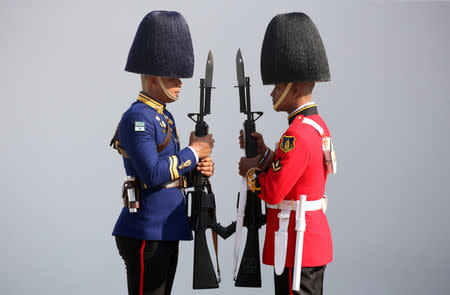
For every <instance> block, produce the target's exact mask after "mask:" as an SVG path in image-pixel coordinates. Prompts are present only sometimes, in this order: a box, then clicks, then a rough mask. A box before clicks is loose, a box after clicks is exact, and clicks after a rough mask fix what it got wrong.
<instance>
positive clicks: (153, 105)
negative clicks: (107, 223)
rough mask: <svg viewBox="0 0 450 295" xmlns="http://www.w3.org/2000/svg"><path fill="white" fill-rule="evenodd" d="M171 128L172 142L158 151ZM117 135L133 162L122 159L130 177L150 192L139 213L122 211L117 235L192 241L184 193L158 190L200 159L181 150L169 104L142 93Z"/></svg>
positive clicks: (143, 198)
mask: <svg viewBox="0 0 450 295" xmlns="http://www.w3.org/2000/svg"><path fill="white" fill-rule="evenodd" d="M167 124H169V126H170V128H171V129H172V138H171V140H170V143H169V145H168V146H167V147H166V148H165V149H164V150H163V151H161V152H160V153H159V154H158V152H157V149H156V146H157V145H159V144H161V143H162V142H163V141H164V139H165V137H166V125H167ZM118 135H119V141H120V145H121V146H122V148H124V149H125V151H126V152H127V154H128V157H129V159H125V158H124V159H123V162H124V166H125V171H126V174H127V175H131V176H136V177H137V178H139V179H140V180H141V181H142V182H143V183H145V184H146V185H147V187H148V189H143V190H142V191H141V193H140V200H139V204H140V208H139V209H138V210H137V213H130V212H129V210H128V209H127V208H123V209H122V212H121V214H120V216H119V219H118V220H117V222H116V225H115V227H114V231H113V235H114V236H125V237H130V238H136V239H141V240H171V241H174V240H191V239H192V233H191V227H190V224H189V221H188V218H187V215H186V202H185V198H184V195H183V192H182V191H181V190H180V189H178V188H162V189H157V188H156V187H157V186H159V185H161V184H164V183H167V182H170V181H172V180H175V179H177V178H179V177H180V176H182V175H184V174H186V173H188V172H189V171H191V170H192V169H194V168H195V167H196V165H197V158H196V155H195V154H194V152H193V151H192V150H191V149H190V148H189V147H186V148H184V149H182V150H180V144H179V140H178V135H177V132H176V128H175V121H174V118H173V116H172V114H170V112H169V111H167V110H166V109H165V105H164V104H161V103H159V102H157V101H156V100H154V99H152V98H151V97H149V96H147V95H145V94H144V93H142V92H141V93H140V94H139V97H138V101H136V102H134V103H133V104H132V105H131V106H130V108H129V109H128V110H127V111H126V112H125V113H124V114H123V116H122V119H121V121H120V123H119V134H118Z"/></svg>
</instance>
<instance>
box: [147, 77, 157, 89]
mask: <svg viewBox="0 0 450 295" xmlns="http://www.w3.org/2000/svg"><path fill="white" fill-rule="evenodd" d="M148 79H149V80H148V81H149V82H150V84H151V85H152V87H153V88H155V87H157V86H158V83H157V81H156V77H155V76H148Z"/></svg>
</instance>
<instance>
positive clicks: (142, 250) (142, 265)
mask: <svg viewBox="0 0 450 295" xmlns="http://www.w3.org/2000/svg"><path fill="white" fill-rule="evenodd" d="M144 248H145V240H143V241H142V246H141V279H140V281H139V295H142V294H143V293H144Z"/></svg>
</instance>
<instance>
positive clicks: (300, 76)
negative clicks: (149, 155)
mask: <svg viewBox="0 0 450 295" xmlns="http://www.w3.org/2000/svg"><path fill="white" fill-rule="evenodd" d="M261 78H262V81H263V84H264V85H266V84H276V83H289V82H306V81H315V82H320V81H330V69H329V68H328V59H327V55H326V53H325V48H324V47H323V43H322V39H321V38H320V34H319V31H317V28H316V26H315V25H314V23H313V22H312V20H311V19H310V18H309V16H307V15H306V14H304V13H301V12H293V13H286V14H279V15H277V16H275V17H274V18H273V19H272V20H271V21H270V23H269V25H268V26H267V29H266V34H265V36H264V41H263V46H262V50H261Z"/></svg>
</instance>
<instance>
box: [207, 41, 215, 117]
mask: <svg viewBox="0 0 450 295" xmlns="http://www.w3.org/2000/svg"><path fill="white" fill-rule="evenodd" d="M213 71H214V57H213V54H212V52H211V50H209V52H208V59H207V60H206V72H205V113H206V114H210V113H211V89H212V78H213Z"/></svg>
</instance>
